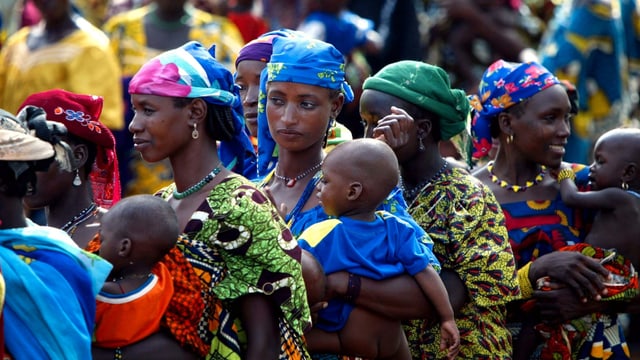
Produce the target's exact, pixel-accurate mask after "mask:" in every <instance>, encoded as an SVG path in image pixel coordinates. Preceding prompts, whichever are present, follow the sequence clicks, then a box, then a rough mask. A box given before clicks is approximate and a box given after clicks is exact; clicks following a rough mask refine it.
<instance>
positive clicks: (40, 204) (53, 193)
mask: <svg viewBox="0 0 640 360" xmlns="http://www.w3.org/2000/svg"><path fill="white" fill-rule="evenodd" d="M36 177H37V181H36V191H35V193H33V194H31V195H27V196H25V197H24V199H23V202H24V204H25V205H26V206H27V207H28V208H29V209H40V208H44V207H47V206H49V205H52V204H55V203H57V202H58V200H59V199H60V198H61V197H63V196H66V194H67V192H68V191H69V189H70V188H71V187H72V186H73V185H72V183H73V179H74V177H75V172H67V171H64V170H62V169H60V166H58V164H57V163H56V162H53V164H51V166H49V169H48V170H47V171H36ZM82 181H88V180H85V179H82Z"/></svg>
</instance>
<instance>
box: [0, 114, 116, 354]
mask: <svg viewBox="0 0 640 360" xmlns="http://www.w3.org/2000/svg"><path fill="white" fill-rule="evenodd" d="M42 115H43V113H42V111H41V110H40V109H35V108H29V109H25V110H24V111H23V112H21V113H20V114H19V118H20V120H18V119H16V118H15V117H14V116H13V115H11V114H9V113H7V112H6V111H4V110H0V204H2V206H0V264H2V276H3V277H4V282H5V286H6V289H8V291H6V294H5V299H4V300H5V303H4V308H3V309H2V316H1V318H2V320H3V321H4V331H5V334H10V336H7V337H6V338H5V339H4V341H5V345H6V352H7V353H8V354H9V355H10V358H12V359H69V358H73V359H90V358H91V335H92V332H93V325H94V324H93V322H94V317H95V311H96V303H95V298H96V294H97V293H98V290H100V287H101V286H102V283H103V282H104V280H105V278H106V277H107V275H108V274H109V271H110V270H111V265H110V264H109V263H108V262H106V261H104V260H102V259H100V258H99V257H96V256H92V255H90V254H89V253H86V252H84V251H82V250H81V249H80V248H78V246H77V245H76V244H74V243H73V241H72V240H71V238H69V236H68V235H67V234H65V233H64V232H62V231H60V230H58V229H54V228H49V227H39V226H28V221H27V219H26V218H25V215H24V211H23V207H22V206H23V205H22V199H23V197H24V196H25V195H26V194H27V193H29V192H31V191H33V189H35V187H36V185H37V184H36V171H41V170H44V169H46V168H47V167H48V166H49V165H50V164H51V162H52V160H53V158H54V155H56V153H55V151H54V148H53V146H52V145H51V144H49V143H47V142H45V141H42V140H39V139H38V138H36V137H34V136H32V135H30V134H29V131H28V129H27V126H26V122H27V121H29V120H31V117H32V116H36V117H38V118H40V119H41V121H42V122H43V123H42V126H43V127H44V130H45V131H61V130H60V129H61V127H55V128H54V125H52V124H51V123H44V116H42ZM62 130H64V129H62Z"/></svg>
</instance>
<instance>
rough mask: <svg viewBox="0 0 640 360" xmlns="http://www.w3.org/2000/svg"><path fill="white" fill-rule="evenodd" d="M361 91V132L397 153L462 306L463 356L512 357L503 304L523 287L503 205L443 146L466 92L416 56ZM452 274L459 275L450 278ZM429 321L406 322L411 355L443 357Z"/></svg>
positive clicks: (464, 111)
mask: <svg viewBox="0 0 640 360" xmlns="http://www.w3.org/2000/svg"><path fill="white" fill-rule="evenodd" d="M363 89H364V91H363V93H362V98H361V100H360V116H361V117H362V119H363V120H364V122H365V134H366V136H367V137H374V138H378V139H380V140H382V141H385V142H387V143H388V144H389V145H390V146H391V147H392V148H393V149H394V151H395V153H396V156H397V158H398V162H399V163H400V168H401V176H402V179H401V183H402V187H403V191H404V197H405V200H406V202H407V204H408V209H407V210H408V212H409V214H410V215H412V216H413V218H414V219H415V220H416V222H417V223H418V224H419V225H420V226H421V227H422V228H423V229H424V230H425V231H426V232H427V233H428V234H429V236H430V237H431V238H432V239H433V242H434V247H433V252H434V253H435V254H436V257H437V258H438V260H439V261H440V264H441V266H442V269H443V273H444V275H443V278H444V280H445V284H446V285H447V288H448V290H449V296H450V301H451V302H452V304H453V305H454V310H456V324H457V325H458V327H459V329H460V334H461V347H460V356H461V357H463V358H472V357H477V356H479V357H490V358H499V359H507V358H509V357H510V356H511V337H510V334H509V331H508V329H507V327H506V304H507V303H508V302H509V301H512V300H514V299H516V298H517V297H518V286H517V281H516V276H515V266H514V259H513V255H512V252H511V248H510V246H509V244H508V243H507V242H506V229H505V228H504V218H503V216H502V214H501V212H500V206H499V205H498V204H497V202H496V199H495V198H494V196H493V194H492V193H491V191H489V189H488V188H487V187H486V186H484V185H483V184H481V183H479V182H478V181H477V180H476V179H475V178H473V177H472V176H470V175H469V174H468V173H467V172H466V171H465V170H463V169H460V168H458V167H455V166H452V165H451V164H450V163H449V162H448V161H447V160H445V159H444V158H443V157H442V155H441V154H440V150H439V142H440V141H443V140H450V139H451V138H454V137H455V136H456V135H458V134H461V133H462V134H464V133H466V124H467V117H468V113H469V110H470V107H469V102H468V100H467V98H466V95H465V93H464V92H463V91H462V90H457V89H451V86H450V83H449V77H448V76H447V74H446V73H445V72H444V70H442V69H440V68H438V67H436V66H432V65H428V64H425V63H422V62H418V61H399V62H396V63H393V64H390V65H387V66H385V67H384V68H382V69H381V70H380V71H379V72H378V73H376V74H375V75H373V76H372V77H370V78H368V79H367V80H365V82H364V85H363ZM467 138H468V136H467ZM452 275H453V276H454V278H453V279H454V280H455V277H457V278H459V280H457V281H453V282H451V281H447V280H448V279H449V280H450V279H451V278H450V277H451V276H452ZM460 280H461V281H462V285H463V286H464V288H463V289H462V291H460V284H458V282H459V281H460ZM363 286H364V285H363ZM363 289H364V288H363ZM361 291H362V290H361ZM407 291H411V290H407ZM405 294H407V296H408V295H409V294H415V293H412V292H406V293H405ZM412 297H413V296H412ZM415 297H418V298H421V297H420V296H419V294H418V295H416V296H415ZM362 301H363V303H362V305H363V306H367V304H365V303H364V302H365V301H366V299H362ZM396 302H397V301H396ZM358 304H360V303H358ZM408 307H411V306H410V305H408ZM433 325H434V324H433V323H432V322H429V321H428V320H426V319H423V320H416V321H413V322H412V323H410V324H408V325H406V326H405V332H406V333H407V335H408V340H409V344H410V347H411V351H412V355H413V357H414V358H438V359H440V358H444V357H445V356H446V352H444V351H442V350H441V349H439V344H440V340H439V329H438V327H437V326H433Z"/></svg>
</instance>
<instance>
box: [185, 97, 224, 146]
mask: <svg viewBox="0 0 640 360" xmlns="http://www.w3.org/2000/svg"><path fill="white" fill-rule="evenodd" d="M193 100H194V99H191V98H178V97H177V98H173V105H174V106H175V107H176V108H179V109H182V108H184V107H185V106H187V105H189V104H191V103H192V102H193ZM205 103H206V104H207V122H206V125H205V131H207V133H208V134H209V136H211V138H212V139H213V140H216V141H228V140H231V139H233V136H234V133H235V127H234V126H233V112H232V110H231V107H229V106H223V105H216V104H212V103H210V102H207V101H205Z"/></svg>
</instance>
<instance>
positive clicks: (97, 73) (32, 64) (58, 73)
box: [0, 0, 123, 130]
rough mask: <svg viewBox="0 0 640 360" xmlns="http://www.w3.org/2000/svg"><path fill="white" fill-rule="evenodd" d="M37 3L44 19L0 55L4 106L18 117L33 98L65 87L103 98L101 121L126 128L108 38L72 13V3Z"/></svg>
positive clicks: (14, 37) (16, 36)
mask: <svg viewBox="0 0 640 360" xmlns="http://www.w3.org/2000/svg"><path fill="white" fill-rule="evenodd" d="M34 4H35V5H36V7H37V8H38V10H39V11H40V13H41V14H42V20H41V21H40V22H39V23H38V24H36V25H34V26H29V27H24V28H22V29H20V30H19V31H18V32H16V33H15V34H13V35H12V36H11V37H10V38H9V39H8V40H7V43H6V44H4V45H3V47H2V53H0V107H2V108H5V109H8V110H9V111H14V112H15V111H18V108H19V106H20V104H22V102H23V101H24V99H26V98H27V96H29V95H31V94H34V93H37V92H40V91H44V90H49V89H54V88H64V89H67V90H69V91H73V92H77V93H81V94H96V95H99V96H102V97H103V98H104V99H105V102H106V104H105V105H106V106H105V111H104V114H102V122H103V123H104V124H105V125H106V126H107V127H108V128H110V129H114V130H117V129H122V128H123V121H122V109H123V104H122V97H121V96H120V95H119V94H120V93H121V86H120V83H119V81H118V78H117V77H118V76H119V74H120V69H119V68H118V64H117V62H116V59H115V56H114V55H113V54H112V53H111V51H110V50H109V39H107V37H106V36H105V35H104V33H102V31H100V29H97V28H96V27H94V26H93V25H91V24H90V23H89V22H88V21H87V20H85V19H84V18H82V17H80V16H79V15H77V14H76V13H74V11H73V10H72V8H71V1H70V0H55V1H43V0H35V1H34Z"/></svg>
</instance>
